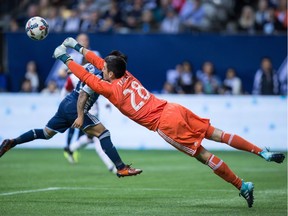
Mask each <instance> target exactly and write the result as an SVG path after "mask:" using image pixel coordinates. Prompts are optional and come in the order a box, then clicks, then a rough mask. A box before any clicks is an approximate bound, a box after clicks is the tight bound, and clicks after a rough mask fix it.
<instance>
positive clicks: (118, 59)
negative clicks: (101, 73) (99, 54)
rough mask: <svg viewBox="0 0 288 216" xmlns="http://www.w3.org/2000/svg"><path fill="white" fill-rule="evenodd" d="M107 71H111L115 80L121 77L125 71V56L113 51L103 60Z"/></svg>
mask: <svg viewBox="0 0 288 216" xmlns="http://www.w3.org/2000/svg"><path fill="white" fill-rule="evenodd" d="M104 60H105V62H106V63H107V69H108V71H112V72H113V73H114V75H115V78H116V79H118V78H120V77H122V76H123V75H124V73H125V71H126V62H127V56H126V55H124V54H123V53H121V52H120V51H118V50H113V51H112V52H111V53H110V54H109V55H108V56H107V57H106V58H105V59H104Z"/></svg>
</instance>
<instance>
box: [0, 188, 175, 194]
mask: <svg viewBox="0 0 288 216" xmlns="http://www.w3.org/2000/svg"><path fill="white" fill-rule="evenodd" d="M56 190H123V189H122V188H105V187H101V188H100V187H99V188H94V187H93V188H92V187H49V188H41V189H35V190H24V191H13V192H6V193H0V196H10V195H16V194H26V193H38V192H44V191H56ZM125 190H127V189H125ZM130 190H142V191H179V190H177V189H165V188H134V189H132V188H130Z"/></svg>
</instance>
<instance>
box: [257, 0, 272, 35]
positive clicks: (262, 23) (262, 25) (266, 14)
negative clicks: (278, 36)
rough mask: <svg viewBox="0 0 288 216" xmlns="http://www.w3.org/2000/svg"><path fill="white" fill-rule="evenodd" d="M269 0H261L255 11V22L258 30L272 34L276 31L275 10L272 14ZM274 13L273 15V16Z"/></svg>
mask: <svg viewBox="0 0 288 216" xmlns="http://www.w3.org/2000/svg"><path fill="white" fill-rule="evenodd" d="M271 10H272V9H270V8H269V2H268V0H259V1H258V5H257V9H256V12H255V24H256V29H257V31H261V32H265V33H266V34H271V33H273V32H274V30H275V27H274V20H273V15H272V14H273V12H272V14H271ZM271 15H272V16H271Z"/></svg>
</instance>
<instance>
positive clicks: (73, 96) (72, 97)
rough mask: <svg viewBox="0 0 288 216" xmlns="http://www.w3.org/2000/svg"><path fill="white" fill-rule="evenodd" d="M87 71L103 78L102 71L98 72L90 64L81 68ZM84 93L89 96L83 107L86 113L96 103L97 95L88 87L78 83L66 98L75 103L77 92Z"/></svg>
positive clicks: (80, 82)
mask: <svg viewBox="0 0 288 216" xmlns="http://www.w3.org/2000/svg"><path fill="white" fill-rule="evenodd" d="M83 67H84V68H85V69H86V70H87V71H89V72H90V73H92V74H95V75H96V76H98V77H99V78H101V79H102V78H103V73H102V71H100V70H98V69H97V68H96V67H94V66H93V65H92V64H90V63H87V64H85V65H84V66H83ZM81 90H82V91H85V92H86V93H87V94H89V96H90V97H89V98H88V100H87V102H86V104H85V107H84V112H85V113H86V112H88V111H89V110H90V109H91V107H92V106H93V104H94V103H95V102H96V101H97V99H98V97H99V94H97V93H95V92H94V91H93V90H92V89H91V88H90V87H89V86H88V85H86V84H85V83H84V82H82V81H80V80H79V82H78V83H77V85H76V87H75V88H74V90H73V91H72V92H71V93H70V94H68V95H67V96H66V98H67V99H70V100H71V101H76V103H77V100H78V96H79V92H80V91H81Z"/></svg>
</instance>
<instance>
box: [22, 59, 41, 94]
mask: <svg viewBox="0 0 288 216" xmlns="http://www.w3.org/2000/svg"><path fill="white" fill-rule="evenodd" d="M25 79H28V80H30V81H31V88H32V92H39V87H40V80H39V76H38V72H37V66H36V62H35V61H29V62H28V63H27V65H26V73H25Z"/></svg>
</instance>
